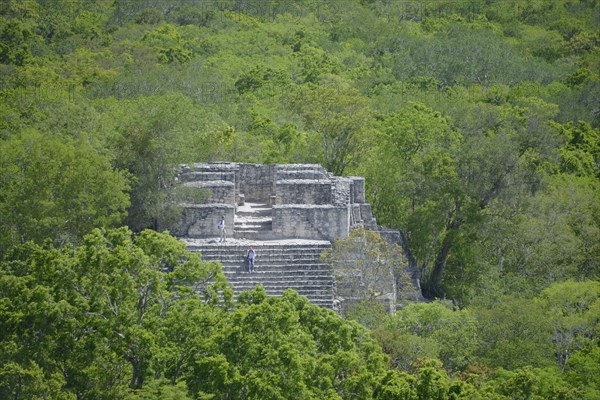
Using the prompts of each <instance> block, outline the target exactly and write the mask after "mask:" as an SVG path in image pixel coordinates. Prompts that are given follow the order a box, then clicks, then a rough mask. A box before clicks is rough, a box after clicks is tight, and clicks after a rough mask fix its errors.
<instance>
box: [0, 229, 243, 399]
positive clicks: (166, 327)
mask: <svg viewBox="0 0 600 400" xmlns="http://www.w3.org/2000/svg"><path fill="white" fill-rule="evenodd" d="M0 268H1V270H2V274H0V310H1V312H0V325H1V326H2V327H3V331H4V333H5V334H4V335H3V337H2V339H0V357H1V358H2V359H3V360H4V361H5V365H6V367H5V368H2V369H1V370H0V373H1V374H3V379H1V381H2V382H7V383H6V384H3V385H0V390H1V391H2V392H0V394H1V397H3V398H15V399H21V398H31V396H29V394H31V393H32V391H33V392H34V394H35V395H38V396H41V395H42V394H43V391H49V392H50V393H52V390H55V391H60V392H61V393H64V396H65V397H64V398H71V396H73V397H74V396H76V397H77V398H97V399H111V398H124V397H125V394H126V392H128V391H129V390H128V388H134V389H139V388H142V387H143V386H144V382H145V380H146V379H152V378H153V377H155V376H157V377H161V375H163V374H164V376H165V377H166V378H167V379H172V382H174V381H176V380H177V377H178V376H180V375H181V374H182V372H181V371H184V370H187V366H189V363H190V362H191V361H192V359H193V354H195V353H196V352H197V351H199V349H201V348H202V347H203V346H205V345H206V344H205V340H208V338H205V337H203V336H202V335H198V330H201V331H203V332H210V331H211V330H212V329H214V327H215V325H216V326H218V325H217V324H216V323H215V321H218V320H219V319H220V318H221V316H220V314H222V313H223V312H224V310H223V309H222V308H221V307H223V308H224V309H227V307H228V306H229V305H230V299H231V297H232V290H231V288H229V286H228V285H227V282H226V280H225V277H224V275H223V274H222V272H221V270H220V266H219V265H218V264H216V263H202V262H201V261H200V258H199V257H198V255H197V254H190V253H187V252H186V250H185V244H184V243H182V242H180V241H178V240H176V239H175V238H173V237H171V236H169V235H168V234H166V233H163V234H160V233H156V232H153V231H144V232H142V233H141V234H140V235H139V236H137V237H136V238H135V239H133V238H132V235H131V232H130V231H129V230H128V229H126V228H119V229H114V230H108V231H102V230H99V229H96V230H94V231H93V232H92V233H91V234H89V235H86V236H85V237H84V239H83V243H82V245H81V246H79V247H76V248H63V249H60V250H57V249H52V248H43V247H40V246H37V245H34V244H32V243H27V244H24V245H20V246H17V247H15V248H13V249H12V251H11V253H10V255H9V256H8V257H7V258H6V260H5V261H3V262H2V263H0ZM199 296H201V297H199ZM186 309H187V310H188V311H189V310H192V311H191V312H190V313H189V314H187V313H186V315H189V316H190V319H189V320H188V319H187V318H181V311H182V310H186ZM175 319H177V320H178V321H177V324H175V325H174V324H173V322H174V320H175ZM175 329H177V331H176V332H178V334H176V332H175V331H174V330H175ZM165 334H166V335H165ZM188 335H190V336H188ZM181 346H185V347H187V348H185V349H182V348H181ZM167 349H169V350H171V352H169V353H168V354H166V353H165V351H166V350H167ZM182 350H185V351H187V353H186V352H182ZM19 371H20V372H19ZM19 376H20V377H22V378H23V379H24V380H25V381H24V380H23V379H20V378H18V377H19ZM29 377H31V378H29ZM4 378H6V379H4ZM24 382H25V383H24ZM36 382H38V383H39V382H47V383H48V385H52V386H51V387H48V388H45V386H43V385H41V386H39V388H38V386H36V385H38V383H36ZM24 384H25V385H26V389H27V390H22V387H21V386H22V385H24ZM15 393H16V394H17V395H16V397H15V396H14V395H12V394H15Z"/></svg>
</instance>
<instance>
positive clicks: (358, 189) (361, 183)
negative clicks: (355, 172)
mask: <svg viewBox="0 0 600 400" xmlns="http://www.w3.org/2000/svg"><path fill="white" fill-rule="evenodd" d="M350 179H352V183H353V186H352V189H353V193H352V194H353V198H352V202H353V203H364V202H365V178H363V177H362V176H351V177H350Z"/></svg>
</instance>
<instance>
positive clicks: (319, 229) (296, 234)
mask: <svg viewBox="0 0 600 400" xmlns="http://www.w3.org/2000/svg"><path fill="white" fill-rule="evenodd" d="M349 229H350V221H349V214H348V208H347V207H335V206H332V205H323V206H317V205H301V204H296V205H294V204H286V205H276V206H273V233H274V234H275V235H276V236H279V237H281V238H299V239H325V240H329V241H333V240H335V239H337V238H340V237H345V236H348V232H349Z"/></svg>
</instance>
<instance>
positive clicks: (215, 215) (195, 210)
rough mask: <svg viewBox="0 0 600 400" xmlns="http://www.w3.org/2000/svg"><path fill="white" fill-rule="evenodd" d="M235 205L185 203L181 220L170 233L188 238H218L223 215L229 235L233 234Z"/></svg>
mask: <svg viewBox="0 0 600 400" xmlns="http://www.w3.org/2000/svg"><path fill="white" fill-rule="evenodd" d="M234 215H235V207H234V206H233V205H230V204H185V205H184V215H183V218H182V221H181V222H180V223H179V224H178V225H177V226H175V227H173V229H172V230H171V233H173V234H174V235H175V236H184V237H190V238H210V237H215V238H218V237H219V236H220V234H221V232H220V231H219V229H218V225H219V221H221V216H224V217H225V227H226V229H227V232H228V233H227V234H228V236H229V237H232V236H233V227H234Z"/></svg>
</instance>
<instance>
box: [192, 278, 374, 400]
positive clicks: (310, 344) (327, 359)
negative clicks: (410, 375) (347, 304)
mask: <svg viewBox="0 0 600 400" xmlns="http://www.w3.org/2000/svg"><path fill="white" fill-rule="evenodd" d="M213 343H214V345H215V348H214V349H213V352H212V353H210V354H207V355H206V356H203V357H197V358H196V361H195V363H194V367H193V372H191V374H190V375H189V376H188V379H187V382H188V385H189V386H190V390H191V392H192V393H193V395H194V396H196V397H199V398H209V397H210V396H213V397H218V398H223V399H238V398H248V399H264V398H271V399H288V398H295V397H298V398H326V399H331V400H333V399H346V398H360V399H370V398H372V393H373V389H374V386H375V384H376V377H378V376H379V375H380V374H381V373H383V371H384V369H385V362H386V360H385V357H384V355H383V354H382V353H381V349H380V348H379V347H378V346H377V344H376V343H375V342H374V340H373V339H372V338H370V337H369V333H368V331H367V330H366V329H364V328H363V327H361V326H359V325H358V324H356V323H354V322H350V321H345V320H344V319H342V318H341V317H340V316H339V315H338V314H337V313H335V312H333V311H331V310H327V309H323V308H319V307H317V306H315V305H312V304H310V302H309V301H308V300H307V299H306V298H304V297H301V296H299V295H298V294H297V293H296V292H294V291H292V290H287V291H286V292H284V294H283V296H281V297H280V298H278V297H269V298H268V297H267V296H266V293H265V291H264V289H263V288H262V287H260V286H259V287H257V288H256V289H255V290H254V291H251V292H245V293H242V294H241V295H240V296H239V297H238V305H237V307H236V309H235V310H234V311H233V313H232V315H231V318H229V319H228V320H227V323H226V324H225V325H224V326H223V329H222V330H221V331H220V332H219V333H218V334H217V335H216V336H215V337H214V342H213Z"/></svg>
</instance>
